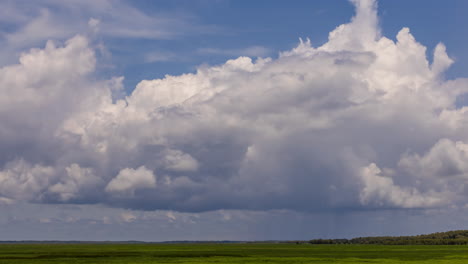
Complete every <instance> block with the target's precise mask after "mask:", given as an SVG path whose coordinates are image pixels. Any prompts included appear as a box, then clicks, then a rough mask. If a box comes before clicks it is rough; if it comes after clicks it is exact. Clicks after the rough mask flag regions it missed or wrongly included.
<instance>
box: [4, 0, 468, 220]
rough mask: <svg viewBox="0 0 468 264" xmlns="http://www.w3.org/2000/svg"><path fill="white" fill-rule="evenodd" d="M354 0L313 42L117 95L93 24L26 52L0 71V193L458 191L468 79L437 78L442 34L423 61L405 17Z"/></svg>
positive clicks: (167, 200) (242, 197) (158, 201)
mask: <svg viewBox="0 0 468 264" xmlns="http://www.w3.org/2000/svg"><path fill="white" fill-rule="evenodd" d="M72 3H74V4H77V3H75V2H72ZM354 3H355V5H356V6H357V14H356V16H355V17H354V18H353V19H352V20H351V22H350V23H348V24H345V25H341V26H339V27H337V28H336V29H335V30H334V31H332V32H331V33H330V36H329V41H328V42H327V43H325V44H324V45H322V46H320V47H313V46H312V45H311V42H310V41H301V42H300V44H299V45H298V46H297V47H296V48H294V49H292V50H290V51H285V52H282V53H281V54H280V56H279V58H277V59H270V58H266V59H262V58H258V59H255V60H252V59H251V58H249V57H239V58H237V59H233V60H228V61H227V62H226V63H224V64H222V65H217V66H203V67H200V68H199V69H198V70H197V72H196V73H189V74H183V75H180V76H169V75H168V76H166V77H164V78H162V79H155V80H143V81H141V82H140V83H139V84H138V85H137V87H136V89H135V90H134V91H133V92H132V93H131V94H129V95H127V96H125V97H118V96H116V94H118V93H119V92H121V91H122V88H123V86H122V80H123V79H122V77H116V78H113V79H111V80H109V81H95V80H94V79H95V78H94V77H93V76H92V74H93V72H94V71H95V64H96V58H95V54H94V51H93V49H92V48H91V47H90V44H89V40H88V38H87V37H84V36H76V37H74V38H72V39H70V40H69V41H67V42H66V43H65V44H64V45H61V44H58V42H48V44H47V45H46V47H45V48H44V49H33V50H31V51H29V52H26V53H24V54H23V55H22V56H21V58H20V63H19V64H17V65H11V66H6V67H3V68H1V69H0V92H1V94H0V121H1V123H2V126H1V128H0V148H1V149H2V150H3V151H2V153H0V166H1V167H2V171H1V173H0V179H1V180H0V197H5V198H8V199H15V200H24V201H34V202H43V203H48V202H54V203H56V202H63V203H64V202H66V203H102V204H107V205H111V206H121V207H125V208H138V209H145V210H154V209H171V210H174V211H190V212H194V211H209V210H217V209H249V210H251V209H255V210H270V209H289V210H301V211H314V210H322V209H330V208H336V209H339V208H353V209H366V208H373V209H377V208H426V207H437V206H444V205H446V204H450V203H452V204H463V205H464V204H466V203H467V198H468V197H466V191H465V188H464V184H465V179H466V176H465V175H466V171H467V168H466V166H465V165H464V164H465V163H466V162H465V161H466V159H467V155H466V153H465V152H466V151H465V149H466V144H468V143H467V142H468V137H467V135H468V133H467V132H468V126H467V124H468V122H467V121H468V120H467V117H466V111H468V110H467V109H468V108H466V107H465V108H457V107H456V105H455V102H456V99H457V96H459V95H461V94H463V93H465V92H467V91H468V81H467V80H464V79H457V80H452V81H446V80H444V79H443V72H444V70H446V69H447V68H448V67H449V66H450V64H451V63H452V60H451V59H450V58H449V57H448V56H447V53H446V51H445V47H444V46H443V45H442V44H440V45H438V46H437V48H436V49H435V51H434V62H433V63H432V65H431V64H430V63H429V62H428V60H427V58H426V47H424V46H423V45H422V44H420V43H418V42H417V41H416V40H415V38H414V37H413V36H412V35H411V33H410V31H409V29H407V28H403V29H402V30H401V31H400V32H399V33H398V35H397V40H396V41H392V40H390V39H389V38H386V37H382V36H381V35H380V30H379V27H378V21H377V13H376V4H375V2H374V1H370V0H367V1H364V0H363V1H354ZM88 4H89V3H88ZM101 4H102V3H101ZM99 21H101V22H100V23H97V22H96V21H95V22H93V23H91V24H93V25H94V26H99V30H105V28H106V22H105V20H101V18H99ZM93 25H91V26H93ZM135 25H136V26H138V23H137V24H135ZM107 30H108V29H107ZM136 34H137V35H138V34H140V33H136ZM135 168H136V169H135ZM380 168H382V169H380ZM154 171H157V172H158V179H162V180H161V181H159V180H158V181H157V180H156V177H155V175H154V173H153V172H154ZM106 183H107V185H106Z"/></svg>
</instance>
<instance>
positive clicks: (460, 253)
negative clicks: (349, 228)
mask: <svg viewBox="0 0 468 264" xmlns="http://www.w3.org/2000/svg"><path fill="white" fill-rule="evenodd" d="M0 263H1V264H4V263H5V264H6V263H8V264H19V263H21V264H23V263H27V264H29V263H31V264H36V263H37V264H39V263H52V264H54V263H56V264H59V263H67V264H70V263H71V264H74V263H110V264H112V263H138V264H140V263H141V264H143V263H348V264H349V263H414V264H416V263H431V264H437V263H451V264H457V263H460V264H461V263H464V264H466V263H468V246H414V245H405V246H387V245H385V246H384V245H310V244H299V245H296V244H287V243H284V244H283V243H272V244H258V243H239V244H0Z"/></svg>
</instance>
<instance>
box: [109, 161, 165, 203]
mask: <svg viewBox="0 0 468 264" xmlns="http://www.w3.org/2000/svg"><path fill="white" fill-rule="evenodd" d="M155 187H156V178H155V177H154V175H153V172H152V171H150V170H148V169H146V168H145V166H141V167H139V168H138V169H136V170H135V169H129V168H127V169H123V170H121V171H120V172H119V174H118V175H117V176H116V177H115V178H113V179H112V180H111V181H110V182H109V184H107V186H106V189H105V190H106V192H109V193H115V194H121V193H125V194H130V195H131V196H133V195H134V194H135V191H136V190H138V189H147V188H149V189H153V188H155Z"/></svg>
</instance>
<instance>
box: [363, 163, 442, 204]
mask: <svg viewBox="0 0 468 264" xmlns="http://www.w3.org/2000/svg"><path fill="white" fill-rule="evenodd" d="M360 176H361V179H362V182H363V184H364V188H363V189H362V191H361V193H360V200H361V203H363V204H364V205H370V206H376V207H395V208H427V207H435V206H440V205H444V204H447V203H448V202H449V201H447V200H444V197H442V196H441V195H440V194H434V193H428V194H421V193H420V192H419V191H418V190H417V189H416V188H408V187H406V188H402V187H400V186H397V185H395V184H394V182H393V180H392V178H391V177H388V176H384V175H382V171H381V170H380V168H379V167H377V165H375V163H371V164H369V166H367V167H364V168H362V171H361V175H360ZM438 196H440V197H438Z"/></svg>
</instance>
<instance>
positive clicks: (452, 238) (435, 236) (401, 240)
mask: <svg viewBox="0 0 468 264" xmlns="http://www.w3.org/2000/svg"><path fill="white" fill-rule="evenodd" d="M308 242H309V243H310V244H373V245H468V230H457V231H449V232H439V233H432V234H428V235H417V236H380V237H357V238H352V239H313V240H310V241H308Z"/></svg>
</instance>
